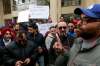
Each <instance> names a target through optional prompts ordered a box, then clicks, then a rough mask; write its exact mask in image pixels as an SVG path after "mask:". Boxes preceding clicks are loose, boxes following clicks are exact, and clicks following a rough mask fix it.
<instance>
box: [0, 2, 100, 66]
mask: <svg viewBox="0 0 100 66" xmlns="http://www.w3.org/2000/svg"><path fill="white" fill-rule="evenodd" d="M99 7H100V4H94V5H92V6H91V7H90V8H88V9H84V8H76V9H75V11H74V13H75V14H77V15H80V21H81V22H80V24H78V25H75V24H74V23H72V22H70V23H67V22H65V21H64V20H61V21H59V22H58V23H57V24H56V25H53V26H51V27H50V28H49V30H48V32H47V33H46V34H45V36H43V35H42V34H41V33H40V31H39V29H38V25H37V24H36V23H34V22H33V21H32V20H31V21H29V23H28V24H27V25H23V24H20V23H17V24H15V25H13V27H11V26H8V27H4V28H1V29H0V66H37V64H38V66H99V65H100V53H99V52H100V9H99Z"/></svg>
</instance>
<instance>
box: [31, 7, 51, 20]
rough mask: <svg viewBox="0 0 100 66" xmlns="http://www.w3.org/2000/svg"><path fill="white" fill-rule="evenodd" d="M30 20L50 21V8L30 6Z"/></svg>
mask: <svg viewBox="0 0 100 66" xmlns="http://www.w3.org/2000/svg"><path fill="white" fill-rule="evenodd" d="M29 12H30V18H32V19H48V17H49V6H35V5H30V6H29Z"/></svg>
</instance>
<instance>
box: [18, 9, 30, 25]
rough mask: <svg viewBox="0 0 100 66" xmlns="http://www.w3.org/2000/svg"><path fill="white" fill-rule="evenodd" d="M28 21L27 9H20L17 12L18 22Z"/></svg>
mask: <svg viewBox="0 0 100 66" xmlns="http://www.w3.org/2000/svg"><path fill="white" fill-rule="evenodd" d="M28 21H29V10H25V11H21V12H19V13H18V21H17V22H18V23H20V22H28Z"/></svg>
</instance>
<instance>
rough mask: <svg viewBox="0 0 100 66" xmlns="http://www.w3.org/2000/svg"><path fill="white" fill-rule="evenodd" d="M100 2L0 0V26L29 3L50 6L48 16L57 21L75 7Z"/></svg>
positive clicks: (77, 0) (96, 0)
mask: <svg viewBox="0 0 100 66" xmlns="http://www.w3.org/2000/svg"><path fill="white" fill-rule="evenodd" d="M94 3H100V0H0V26H1V25H4V24H5V23H7V22H8V23H9V22H11V21H13V22H14V20H16V18H17V16H18V12H19V11H21V10H25V9H27V8H28V6H29V4H35V5H48V6H50V17H51V19H52V21H53V22H58V21H59V18H60V17H61V16H64V17H66V18H67V16H69V15H71V14H72V13H73V11H74V9H75V8H76V7H79V6H82V7H87V6H88V5H91V4H94Z"/></svg>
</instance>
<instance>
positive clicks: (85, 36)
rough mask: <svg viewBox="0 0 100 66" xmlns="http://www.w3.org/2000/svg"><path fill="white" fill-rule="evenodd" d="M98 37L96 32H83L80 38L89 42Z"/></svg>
mask: <svg viewBox="0 0 100 66" xmlns="http://www.w3.org/2000/svg"><path fill="white" fill-rule="evenodd" d="M95 36H96V31H91V32H90V31H87V32H84V31H82V32H81V33H80V37H82V38H83V39H85V40H89V39H92V38H94V37H95Z"/></svg>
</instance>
